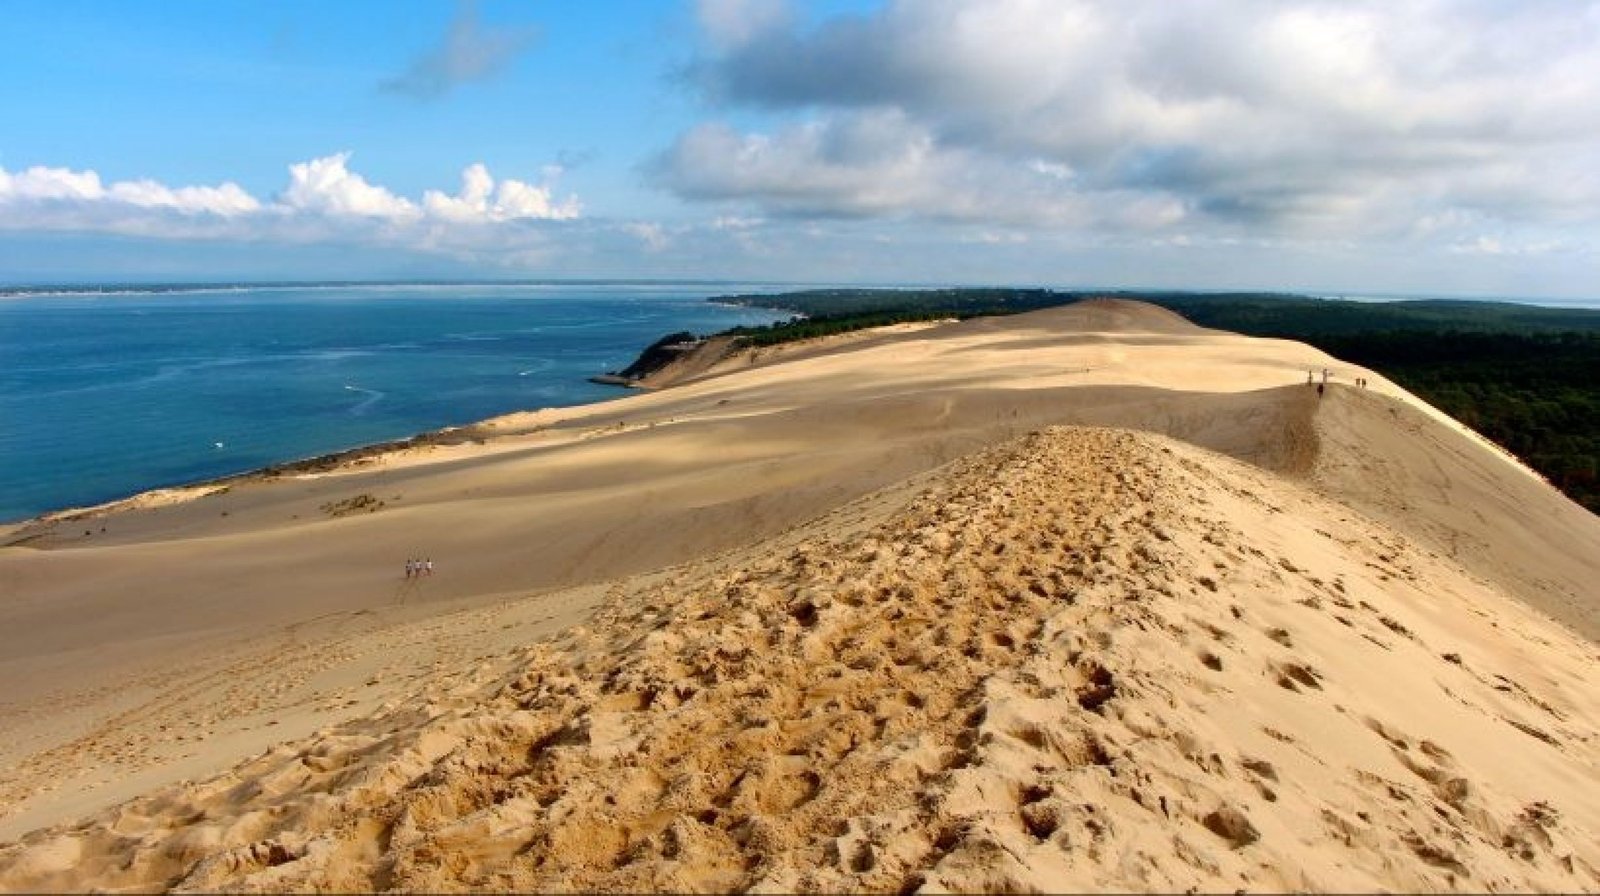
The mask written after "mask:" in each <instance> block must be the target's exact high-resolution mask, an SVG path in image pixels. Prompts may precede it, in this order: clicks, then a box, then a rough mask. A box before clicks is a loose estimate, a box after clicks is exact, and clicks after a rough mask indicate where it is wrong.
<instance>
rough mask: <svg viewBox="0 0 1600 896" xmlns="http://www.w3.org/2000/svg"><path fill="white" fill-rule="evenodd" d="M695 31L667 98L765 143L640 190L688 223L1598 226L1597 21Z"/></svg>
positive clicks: (755, 22) (1119, 18) (1537, 2)
mask: <svg viewBox="0 0 1600 896" xmlns="http://www.w3.org/2000/svg"><path fill="white" fill-rule="evenodd" d="M700 15H701V18H702V22H703V24H704V28H705V30H706V32H707V36H708V48H707V50H706V53H705V55H704V56H703V57H702V58H700V59H699V60H697V61H696V62H694V63H693V64H692V65H691V66H690V67H689V71H688V77H689V81H690V83H692V84H694V85H696V86H697V88H698V89H699V90H700V92H701V93H702V94H703V96H704V97H705V98H706V99H707V100H708V101H710V102H711V103H713V104H716V105H721V106H725V107H729V108H738V107H745V108H752V107H753V108H758V109H762V110H766V111H768V112H777V113H779V114H780V115H781V116H783V115H786V116H787V117H788V120H787V122H785V121H784V119H783V118H780V119H779V121H780V123H779V124H778V125H776V126H773V127H771V128H770V129H767V130H765V131H762V132H748V133H741V132H737V131H734V130H732V129H730V128H728V127H726V126H723V125H718V124H702V125H699V126H696V127H694V128H693V129H691V130H689V131H688V132H687V133H685V134H684V135H683V136H682V137H681V138H680V139H679V140H678V141H677V142H676V143H675V144H674V145H673V146H672V147H671V148H670V149H669V150H668V151H667V152H665V153H664V154H663V155H662V156H661V157H660V158H659V159H658V160H657V164H656V168H655V172H656V176H657V178H658V181H659V182H660V183H663V184H665V185H666V186H668V187H669V188H671V189H672V190H674V191H675V192H677V193H678V194H680V195H682V196H684V197H687V198H691V199H700V200H716V201H721V202H739V201H742V202H744V203H746V204H748V205H749V206H751V207H754V208H755V209H757V210H772V211H774V212H777V213H807V214H823V215H860V214H872V215H897V214H912V215H919V216H921V215H927V216H933V217H938V218H955V219H960V218H966V217H974V218H988V217H991V216H995V218H996V220H1000V219H1003V218H1004V216H1005V215H1006V214H1007V209H1012V212H1011V214H1012V216H1013V217H1016V216H1017V210H1018V209H1021V210H1022V212H1023V214H1022V216H1024V217H1027V216H1031V217H1034V218H1035V219H1038V220H1041V221H1045V222H1050V221H1055V222H1062V223H1068V224H1070V223H1072V222H1075V221H1077V222H1082V221H1094V222H1101V221H1104V220H1105V218H1106V216H1105V214H1104V213H1103V212H1104V211H1105V210H1106V209H1108V208H1109V206H1111V205H1113V204H1115V203H1118V202H1123V201H1127V200H1132V199H1136V200H1137V202H1138V203H1139V204H1140V206H1141V209H1142V210H1137V211H1134V212H1132V213H1130V214H1129V215H1127V216H1126V222H1125V223H1126V225H1127V226H1129V227H1133V228H1148V227H1156V228H1160V227H1176V226H1183V227H1191V226H1195V225H1196V223H1197V221H1201V220H1203V221H1205V222H1208V226H1210V227H1212V228H1214V229H1216V230H1217V231H1218V232H1237V233H1251V232H1256V231H1262V230H1269V231H1271V232H1273V233H1286V234H1303V235H1321V236H1327V235H1337V234H1340V233H1345V234H1349V233H1372V232H1385V233H1398V232H1408V231H1413V230H1414V228H1413V226H1412V225H1413V224H1414V222H1415V221H1416V220H1418V219H1419V218H1422V217H1425V216H1431V217H1433V218H1435V219H1436V220H1445V219H1447V218H1448V217H1449V215H1450V214H1451V213H1452V212H1455V213H1459V214H1469V213H1470V214H1471V215H1474V216H1477V217H1479V218H1490V219H1495V220H1500V221H1503V222H1508V223H1509V224H1512V225H1515V224H1517V223H1518V222H1534V223H1542V222H1554V221H1561V222H1567V223H1582V224H1586V225H1593V224H1595V223H1596V222H1597V220H1600V174H1597V173H1596V171H1597V170H1600V166H1596V165H1595V159H1596V157H1597V147H1600V16H1596V15H1595V14H1594V12H1593V9H1590V10H1589V11H1587V12H1586V11H1585V10H1584V9H1583V8H1581V7H1580V6H1578V5H1576V4H1571V3H1564V2H1541V0H1534V2H1525V3H1524V2H1517V3H1510V2H1506V3H1500V2H1481V3H1468V4H1451V3H1440V2H1433V0H1402V2H1387V0H1384V2H1379V0H1351V2H1341V3H1325V2H1318V0H1283V2H1279V0H1228V2H1221V0H1197V2H1192V3H1169V2H1166V0H1127V2H1119V3H1102V2H1094V0H891V2H889V3H888V4H887V5H886V6H885V7H883V8H882V9H879V10H875V11H871V12H868V13H864V14H848V15H840V16H836V17H833V18H831V19H827V20H825V21H823V22H821V23H820V24H818V25H815V26H813V27H806V26H803V25H801V24H799V23H798V19H797V18H796V17H793V16H785V15H783V14H782V13H781V11H773V10H772V9H770V8H768V6H767V5H766V4H761V5H755V6H753V5H752V4H749V3H737V2H733V0H727V2H710V0H708V2H705V3H702V4H701V6H700ZM885 123H889V124H888V125H887V126H886V125H885ZM863 140H865V141H866V142H865V143H861V142H859V141H863ZM1016 170H1020V171H1024V172H1027V173H1030V174H1032V175H1034V177H1033V178H1028V177H1021V176H1016V175H1015V174H1013V173H1012V172H1013V171H1016ZM973 171H977V172H982V173H983V175H982V176H981V177H978V176H969V177H963V176H962V173H963V172H973ZM1040 181H1052V182H1054V186H1053V187H1049V188H1047V187H1041V185H1040ZM984 184H988V185H989V186H988V189H987V190H986V191H984V190H982V189H981V188H982V187H983V185H984ZM1085 208H1087V209H1088V211H1084V209H1085ZM1458 236H1459V235H1458Z"/></svg>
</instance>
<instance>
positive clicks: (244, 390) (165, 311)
mask: <svg viewBox="0 0 1600 896" xmlns="http://www.w3.org/2000/svg"><path fill="white" fill-rule="evenodd" d="M756 291H760V290H759V288H752V287H750V286H747V285H741V284H714V285H699V286H696V285H693V284H668V285H649V286H646V285H605V284H594V285H567V284H562V285H551V286H525V285H524V286H483V285H478V286H329V287H270V288H217V289H203V290H177V291H165V292H160V291H142V290H139V289H131V290H126V291H122V292H101V293H94V294H86V293H79V294H59V295H32V296H12V297H8V298H0V520H16V519H22V518H25V517H29V516H33V515H35V514H39V513H43V512H45V511H49V510H56V509H61V508H64V507H74V506H82V505H86V504H94V503H98V502H102V501H108V500H113V499H116V498H121V497H126V496H127V495H130V494H134V493H136V492H139V491H143V490H146V489H151V488H157V487H161V486H167V485H176V484H181V483H186V482H194V481H197V480H202V479H208V478H213V477H216V476H222V475H226V474H230V473H238V472H243V471H247V470H252V469H256V468H259V467H263V466H267V465H269V464H273V463H280V462H283V461H288V460H295V459H299V458H304V457H308V456H313V455H317V454H323V453H327V452H330V451H337V450H340V449H343V448H350V447H354V446H357V445H363V444H368V443H371V442H377V441H383V440H387V439H395V438H402V437H405V436H408V435H412V434H414V433H417V432H421V431H424V430H429V429H437V428H439V427H442V426H453V425H459V424H463V423H470V422H472V421H475V420H481V419H483V418H485V417H491V416H494V415H497V414H504V413H508V412H511V411H516V410H528V409H534V408H540V407H552V406H564V405H573V404H582V403H585V402H590V401H598V400H601V399H606V398H614V397H618V396H619V395H621V394H623V393H621V392H620V391H619V390H617V389H616V388H615V387H606V386H598V385H595V384H592V383H589V382H587V381H586V380H585V377H588V376H590V375H592V374H596V373H603V372H605V371H607V370H613V369H618V368H621V367H624V366H626V365H627V364H628V362H630V361H631V360H633V358H634V357H635V356H636V355H637V354H638V352H639V350H640V349H642V348H643V347H644V346H646V345H648V344H649V343H650V342H652V341H654V340H655V339H657V338H659V337H661V336H663V335H665V334H666V333H669V332H673V331H677V330H692V331H695V332H702V333H704V332H713V331H716V330H721V329H725V328H727V327H730V326H734V325H737V324H741V323H768V322H771V321H774V320H778V319H781V318H786V317H788V314H787V313H784V312H773V311H766V310H760V309H744V308H731V307H725V306H719V305H713V304H710V303H708V302H707V301H706V298H707V297H709V296H714V295H722V294H730V293H749V292H756Z"/></svg>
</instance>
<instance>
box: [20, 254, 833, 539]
mask: <svg viewBox="0 0 1600 896" xmlns="http://www.w3.org/2000/svg"><path fill="white" fill-rule="evenodd" d="M344 285H345V284H314V285H313V287H316V286H323V287H326V288H341V287H343V286H344ZM349 285H360V286H375V287H376V286H413V287H434V286H440V285H454V284H435V283H404V284H349ZM470 285H499V286H534V285H548V284H527V283H504V284H470ZM595 285H604V284H602V283H601V282H600V281H596V283H595ZM253 288H256V287H237V286H212V285H204V286H193V287H183V288H180V289H175V290H173V291H177V292H198V291H228V290H230V289H253ZM270 288H285V289H286V288H300V287H299V286H298V285H295V284H272V285H271V287H270ZM129 292H134V293H138V294H144V293H145V292H149V294H153V295H159V294H167V292H166V291H155V290H149V291H146V290H129ZM76 294H77V293H72V295H76ZM84 294H85V295H106V294H108V293H84ZM27 295H28V297H31V296H37V295H64V294H62V293H34V294H27ZM4 297H8V296H0V298H4ZM706 302H707V304H711V305H718V306H721V307H726V308H740V309H750V308H755V307H757V306H753V305H734V304H731V303H727V302H721V301H717V300H716V299H715V298H712V299H707V300H706ZM765 310H768V311H773V312H780V311H788V309H785V308H778V307H770V308H765ZM796 316H803V315H796ZM718 335H721V334H720V333H718V334H712V336H709V337H707V338H708V339H710V338H714V337H715V336H718ZM641 351H643V349H641ZM646 378H648V377H641V378H639V379H638V380H629V379H626V378H624V377H620V376H617V375H616V374H614V373H601V374H595V375H592V376H588V377H585V378H584V379H585V380H586V381H588V382H591V383H596V384H599V385H609V386H617V387H620V388H623V389H626V390H628V391H629V392H635V391H639V390H641V389H645V388H663V386H654V387H646V386H644V385H643V380H644V379H646ZM627 397H628V394H627V393H619V394H617V395H615V396H612V397H610V398H600V399H597V400H594V401H585V402H579V403H577V404H571V405H548V406H543V407H534V408H516V409H512V410H509V411H506V412H505V413H502V414H496V415H494V416H492V417H485V418H482V419H479V420H473V421H470V422H468V423H461V424H456V425H451V426H443V427H439V428H437V429H425V430H422V431H421V432H417V433H412V434H411V435H408V436H398V437H395V438H392V439H383V440H380V441H377V442H369V443H365V444H361V445H354V446H351V447H349V448H341V449H337V450H335V451H327V452H323V453H321V454H313V455H308V456H305V457H298V458H294V459H291V460H286V461H279V462H276V463H271V464H267V465H266V466H262V467H253V468H251V469H248V470H241V471H239V472H237V473H225V474H223V475H221V476H212V477H207V478H204V479H196V480H192V481H189V482H177V483H171V484H167V485H154V486H150V487H148V488H143V489H140V490H138V491H135V492H131V493H129V494H126V495H123V496H122V497H118V498H111V499H109V500H106V501H101V502H98V503H95V504H86V505H70V506H67V507H60V508H56V509H53V510H45V511H42V512H40V513H35V514H32V515H30V516H26V517H21V518H19V519H13V520H0V538H5V539H8V540H7V541H5V542H0V547H11V546H13V545H16V544H20V543H22V542H25V541H27V540H30V539H31V536H29V535H27V534H26V533H27V530H28V529H29V528H31V527H33V526H38V525H53V524H55V523H62V522H73V521H76V520H84V519H96V518H98V517H101V516H104V515H106V514H110V513H116V512H117V511H120V510H125V509H130V508H134V507H140V506H149V503H148V502H144V500H143V499H147V498H151V497H156V496H159V498H160V503H162V504H172V503H180V502H184V501H191V500H196V499H198V498H203V497H205V496H206V495H212V494H217V493H219V492H222V491H225V490H227V489H229V488H232V487H233V486H235V485H240V484H243V483H246V482H258V481H263V480H270V479H277V478H281V477H283V476H292V475H305V474H319V475H320V474H325V473H336V472H339V471H341V470H346V469H350V468H351V467H355V466H359V465H363V464H365V463H368V462H372V461H375V460H377V459H379V458H381V457H383V456H385V455H388V454H394V453H397V452H401V451H406V450H409V449H413V448H430V447H452V446H455V445H461V444H465V443H466V442H476V443H478V444H483V442H484V441H485V440H486V439H487V438H489V434H488V424H490V423H491V422H493V421H495V420H500V419H503V418H506V417H510V416H515V415H522V414H534V413H538V412H540V411H547V410H567V409H572V408H586V407H591V406H594V405H599V404H605V403H607V402H612V401H616V400H618V399H622V398H627ZM19 536H20V537H19Z"/></svg>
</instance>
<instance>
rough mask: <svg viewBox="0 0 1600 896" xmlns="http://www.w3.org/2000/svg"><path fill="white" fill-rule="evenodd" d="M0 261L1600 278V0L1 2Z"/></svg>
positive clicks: (1120, 280)
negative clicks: (1451, 0) (1332, 0)
mask: <svg viewBox="0 0 1600 896" xmlns="http://www.w3.org/2000/svg"><path fill="white" fill-rule="evenodd" d="M0 38H3V39H4V43H5V46H6V47H7V52H6V53H5V54H0V122H3V123H4V124H3V126H0V281H8V282H26V281H56V282H59V281H78V282H81V281H97V280H118V279H135V280H140V279H143V280H149V279H172V280H192V279H229V278H266V279H297V278H341V279H357V278H366V277H375V278H382V277H396V276H400V277H483V278H500V277H726V278H761V279H774V280H794V281H861V282H958V283H996V282H999V283H1045V284H1059V285H1106V286H1170V287H1186V286H1188V287H1199V288H1260V289H1272V288H1282V289H1310V290H1318V291H1332V292H1399V293H1408V292H1410V293H1438V294H1452V293H1459V294H1490V295H1492V294H1506V295H1518V296H1540V295H1544V296H1573V297H1591V298H1592V297H1595V296H1596V295H1600V4H1593V3H1590V4H1582V3H1576V2H1566V0H1563V2H1542V0H1529V2H1517V3H1497V2H1475V3H1470V4H1469V3H1457V4H1443V3H1435V2H1422V0H1415V2H1394V3H1363V2H1348V3H1338V4H1327V3H1314V2H1302V0H1285V2H1256V0H1231V2H1226V3H1224V2H1207V0H1196V2H1193V3H1185V4H1170V3H1163V2H1159V0H1128V2H1118V3H1111V2H1088V0H1049V2H1045V0H915V2H910V0H908V2H883V3H879V2H866V0H862V2H834V3H805V4H793V5H791V4H786V3H783V2H781V0H701V2H698V3H690V2H665V0H661V2H644V0H636V2H616V3H557V2H545V3H523V2H510V0H482V2H479V3H475V4H474V3H461V2H422V0H415V2H365V3H363V2H352V0H341V2H339V3H299V2H279V3H270V4H269V3H245V2H209V3H185V4H173V3H170V2H164V3H147V2H133V0H123V2H116V3H111V2H94V3H88V2H61V0H53V2H27V0H10V2H8V3H7V4H6V5H5V9H4V17H3V24H0Z"/></svg>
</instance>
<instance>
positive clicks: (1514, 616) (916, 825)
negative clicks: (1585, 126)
mask: <svg viewBox="0 0 1600 896" xmlns="http://www.w3.org/2000/svg"><path fill="white" fill-rule="evenodd" d="M860 513H861V511H860V510H859V508H858V507H857V505H847V506H846V507H844V508H842V509H840V510H838V511H836V512H835V513H834V514H832V515H830V516H827V517H824V518H823V519H821V520H819V521H817V522H816V523H815V524H813V525H811V526H809V527H807V528H805V529H804V530H802V531H800V532H798V533H795V534H794V535H793V536H792V537H791V538H789V539H788V543H795V542H796V541H797V540H798V545H797V546H795V547H781V548H780V547H777V546H773V547H771V548H770V549H768V550H767V551H766V552H765V554H764V555H763V554H762V553H761V552H760V551H757V552H756V554H755V559H753V560H748V561H741V562H739V563H732V564H730V563H728V562H726V561H724V562H707V563H704V564H701V565H698V566H696V567H694V568H690V569H685V570H684V571H682V572H681V574H679V575H677V576H676V577H675V578H674V579H673V580H671V581H667V582H665V583H662V584H659V585H657V586H654V587H648V588H642V589H638V590H635V591H631V592H625V593H619V594H617V595H616V597H615V598H614V599H613V600H612V602H611V603H610V604H608V606H607V607H606V608H605V609H604V610H603V611H602V612H601V613H600V614H599V615H598V616H597V617H596V618H595V619H594V621H593V622H592V624H591V625H589V626H587V627H586V628H583V629H579V630H575V631H572V632H570V633H569V634H568V635H566V636H564V637H562V638H560V639H558V640H556V641H554V642H551V643H548V644H543V645H539V646H534V647H529V648H525V649H521V650H518V651H515V652H514V653H512V654H510V655H507V656H505V657H503V658H501V659H499V660H496V661H493V662H490V663H486V664H484V665H482V666H479V667H477V668H474V669H466V670H463V671H462V672H461V673H460V674H459V676H458V677H457V678H456V679H454V680H453V681H449V682H447V683H445V684H444V685H441V686H440V687H438V688H436V689H434V690H433V691H431V692H430V693H428V694H425V695H421V696H419V697H418V698H417V699H416V700H415V701H414V702H412V703H411V704H409V705H407V706H405V707H403V708H400V709H397V710H395V711H392V712H390V713H387V714H382V715H377V716H373V717H370V718H366V719H360V720H356V721H352V722H350V723H347V724H345V725H342V726H340V727H338V728H335V729H333V730H330V731H328V732H325V733H323V734H322V735H321V736H319V737H316V738H313V739H311V740H308V741H305V742H300V743H294V744H290V745H286V746H283V747H280V748H277V749H275V750H272V751H270V752H268V753H266V754H264V755H262V756H260V757H258V758H256V759H254V760H252V761H250V762H247V763H245V764H243V765H241V766H239V767H238V768H236V769H234V770H232V771H231V772H229V773H227V774H225V775H223V776H221V777H219V778H216V779H215V780H211V781H208V782H205V783H202V784H192V785H186V786H181V787H175V788H170V789H167V790H165V791H162V792H159V793H156V794H155V795H153V796H150V797H146V798H143V799H139V800H136V801H134V802H131V803H128V804H125V805H123V806H120V807H118V808H116V809H113V810H110V811H107V812H105V813H103V814H101V815H99V816H97V817H95V818H93V819H91V820H89V821H88V822H85V823H83V824H80V825H77V826H72V827H61V828H57V829H54V830H50V831H45V832H40V833H37V834H34V835H31V836H29V837H28V838H26V839H25V840H24V841H23V842H22V843H20V844H17V845H13V846H9V847H5V848H4V849H3V850H0V887H4V888H8V889H58V888H59V889H84V888H87V887H90V886H93V887H98V888H109V889H123V888H161V887H175V888H178V889H191V890H224V889H226V890H235V889H237V890H267V891H277V890H286V889H293V890H299V889H334V890H368V889H388V888H404V889H436V890H445V889H461V888H474V889H515V890H574V889H576V890H601V889H622V890H642V889H669V890H727V889H741V888H760V889H778V890H826V891H839V890H855V889H863V890H873V891H908V890H915V889H918V888H921V889H925V890H940V889H950V890H961V891H990V890H1002V889H1038V890H1046V891H1081V890H1101V889H1124V888H1133V889H1155V890H1164V891H1175V890H1179V889H1184V888H1189V887H1198V888H1201V889H1204V890H1221V889H1233V888H1238V887H1247V888H1255V889H1272V890H1286V889H1333V890H1371V889H1399V890H1437V889H1458V890H1478V891H1481V890H1503V889H1516V890H1541V891H1570V890H1597V889H1600V871H1597V867H1600V846H1597V844H1600V774H1597V771H1600V769H1597V757H1596V753H1595V750H1594V746H1593V744H1594V743H1595V740H1594V738H1595V736H1596V734H1597V730H1596V720H1597V719H1600V701H1597V698H1596V695H1595V693H1594V691H1593V690H1592V688H1590V687H1589V686H1588V685H1587V683H1586V682H1589V681H1593V680H1594V675H1595V674H1596V672H1597V671H1600V670H1597V669H1596V657H1595V654H1594V650H1593V647H1592V645H1589V644H1587V643H1585V642H1582V641H1581V640H1579V639H1577V638H1575V637H1574V636H1572V635H1570V634H1569V633H1567V632H1566V631H1565V630H1563V629H1561V628H1560V627H1558V626H1556V625H1553V624H1551V623H1550V622H1549V621H1547V620H1545V619H1544V618H1542V617H1539V616H1537V615H1536V614H1534V613H1532V612H1530V611H1527V610H1526V609H1524V608H1523V607H1522V606H1520V605H1518V604H1515V603H1511V602H1508V601H1506V600H1504V599H1503V598H1502V597H1501V596H1500V595H1499V594H1498V593H1496V592H1494V591H1493V590H1491V589H1489V588H1488V587H1486V586H1485V585H1483V584H1482V583H1480V582H1477V581H1475V580H1473V579H1471V578H1469V577H1467V576H1465V575H1463V574H1462V573H1461V572H1460V570H1459V568H1458V567H1456V566H1454V565H1453V564H1451V563H1449V562H1448V561H1446V560H1444V559H1441V558H1438V557H1435V556H1433V555H1432V554H1431V553H1430V552H1429V551H1427V550H1424V549H1422V548H1419V547H1418V546H1416V545H1415V544H1413V543H1412V542H1411V541H1409V540H1408V539H1407V538H1405V537H1403V536H1402V535H1400V534H1398V533H1396V532H1394V531H1393V530H1391V529H1388V528H1386V527H1384V526H1383V525H1381V524H1377V523H1369V522H1366V521H1363V520H1361V519H1358V518H1354V517H1353V515H1352V514H1351V513H1350V511H1349V510H1348V509H1346V508H1345V507H1343V506H1341V505H1339V504H1336V503H1334V502H1332V501H1329V500H1327V499H1325V498H1322V497H1319V496H1318V495H1316V494H1314V493H1313V492H1311V491H1309V490H1306V489H1304V488H1301V487H1298V486H1295V485H1293V484H1291V483H1288V482H1285V481H1283V480H1282V479H1280V478H1279V477H1276V476H1274V475H1273V474H1269V473H1266V472H1263V471H1261V470H1259V469H1255V468H1252V467H1248V466H1245V465H1243V464H1240V463H1238V462H1235V461H1232V460H1229V459H1227V458H1224V457H1220V456H1218V455H1215V454H1212V453H1210V452H1207V451H1204V450H1202V449H1197V448H1194V447H1191V446H1188V445H1184V444H1181V443H1177V442H1173V441H1170V440H1167V439H1164V438H1161V437H1156V436H1149V435H1136V434H1132V433H1127V432H1121V431H1111V430H1101V429H1053V430H1050V431H1047V432H1044V433H1039V434H1034V435H1030V436H1027V437H1025V438H1023V439H1020V440H1018V441H1014V442H1011V443H1008V444H1005V445H1003V446H1001V447H998V448H994V449H990V450H987V451H985V452H982V453H979V454H977V455H974V456H971V457H969V458H966V459H964V460H960V461H957V462H956V463H954V464H952V465H950V466H949V467H946V468H944V469H942V470H941V471H939V472H938V473H937V474H936V475H934V476H932V477H930V478H928V479H927V480H926V482H925V486H924V487H923V492H922V494H921V495H920V496H919V497H918V498H917V499H916V500H914V501H912V502H911V503H910V504H909V506H906V507H905V508H904V509H903V511H901V512H899V513H897V514H895V515H894V516H892V517H891V518H890V519H888V521H886V522H884V523H882V524H880V525H877V526H875V527H873V528H871V529H870V531H867V532H866V533H865V534H864V535H862V536H860V537H849V538H844V537H840V536H839V535H838V534H837V533H840V532H842V531H846V530H848V529H849V528H850V525H849V521H850V520H852V519H856V518H858V517H859V516H860Z"/></svg>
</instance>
